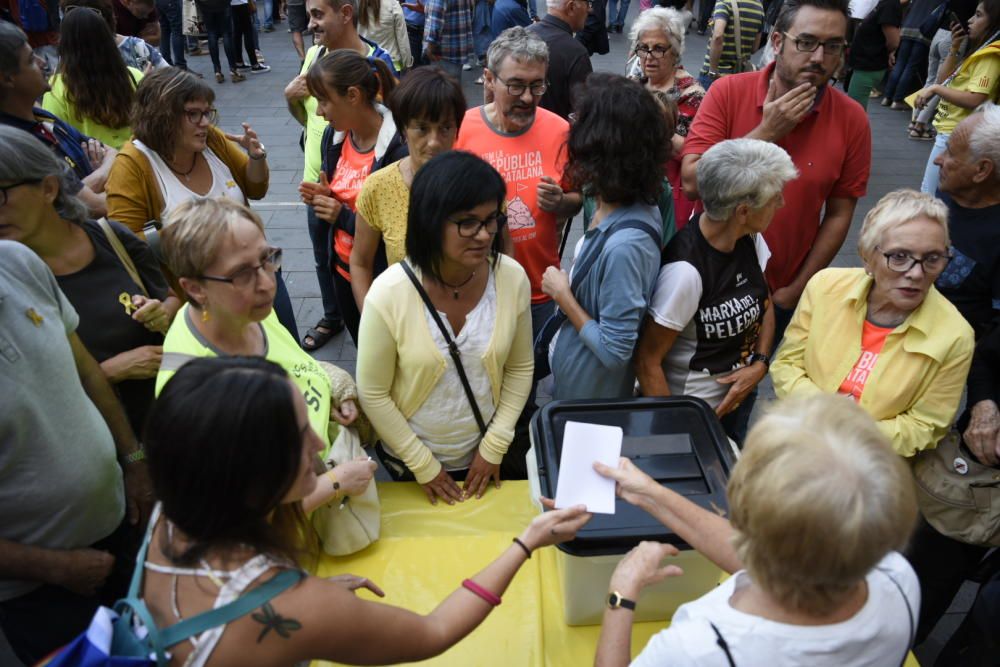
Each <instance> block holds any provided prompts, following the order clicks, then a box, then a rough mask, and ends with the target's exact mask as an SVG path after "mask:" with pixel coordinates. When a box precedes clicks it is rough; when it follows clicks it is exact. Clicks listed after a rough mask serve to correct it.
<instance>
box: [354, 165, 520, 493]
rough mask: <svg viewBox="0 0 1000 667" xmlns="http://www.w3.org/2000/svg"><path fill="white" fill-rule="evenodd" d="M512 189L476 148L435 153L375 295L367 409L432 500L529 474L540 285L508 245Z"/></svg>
mask: <svg viewBox="0 0 1000 667" xmlns="http://www.w3.org/2000/svg"><path fill="white" fill-rule="evenodd" d="M506 192H507V188H506V185H505V184H504V181H503V178H502V177H501V176H500V174H498V173H497V171H496V170H495V169H493V167H491V166H490V165H489V164H487V163H486V162H484V161H483V160H481V159H480V158H478V157H476V156H474V155H471V154H469V153H464V152H458V151H452V152H448V153H443V154H441V155H438V156H437V157H435V158H433V159H431V160H430V161H428V162H427V164H426V165H425V166H424V167H423V168H422V169H421V170H420V171H419V172H417V175H416V176H415V177H414V179H413V186H412V189H411V195H410V208H409V215H408V225H407V233H406V251H407V259H406V260H405V261H403V262H400V263H398V264H394V265H393V266H391V267H389V268H388V269H387V270H386V271H385V272H383V273H382V274H381V275H380V276H379V277H378V278H376V279H375V282H374V283H373V284H372V287H371V289H370V290H369V291H368V294H367V296H366V298H365V308H364V310H363V311H362V315H361V329H360V335H359V341H360V345H359V347H358V366H357V381H358V395H359V398H360V399H361V406H362V408H363V409H364V411H365V413H366V414H367V415H368V417H369V419H370V420H371V423H372V425H373V426H374V427H375V429H376V430H377V431H378V434H379V437H380V438H381V444H380V445H379V447H378V448H377V450H378V452H379V456H380V457H381V459H382V462H383V464H385V466H386V468H387V469H388V470H389V472H390V474H391V475H392V476H393V477H394V478H396V479H397V480H406V479H415V480H416V481H417V482H418V483H420V484H421V485H422V486H423V489H424V492H425V493H426V494H427V498H428V500H430V502H431V503H436V502H437V499H438V498H441V499H443V500H444V501H445V502H447V503H449V504H452V503H454V502H456V501H459V502H460V501H462V500H463V499H465V498H469V497H471V496H473V495H475V496H476V497H477V498H478V497H481V496H482V494H483V492H484V491H485V490H486V488H487V486H488V485H489V483H490V482H491V481H493V482H495V483H496V484H497V485H498V486H499V483H500V481H499V480H500V477H501V476H503V477H504V478H511V477H520V476H523V474H524V472H523V468H524V451H523V450H519V451H514V450H515V449H519V448H511V447H510V445H511V441H512V440H513V437H514V424H515V423H516V422H517V418H518V415H520V414H521V410H522V409H523V408H524V403H525V401H526V399H527V397H528V392H529V390H530V389H531V380H532V373H533V369H534V364H533V356H532V344H531V304H530V291H531V290H530V287H529V284H528V278H527V275H526V274H525V272H524V269H522V268H521V266H520V265H519V264H517V263H516V262H515V261H514V260H513V259H511V258H510V257H508V256H506V255H502V254H500V251H501V250H502V248H501V246H502V234H501V233H500V232H501V230H502V227H503V225H504V223H505V216H504V214H503V212H502V211H503V203H504V198H505V196H506ZM407 270H409V271H410V272H411V274H412V277H411V276H410V275H408V274H407ZM421 291H423V292H424V293H425V295H426V298H427V299H429V301H430V303H431V304H432V305H433V309H434V310H433V311H431V310H430V309H428V308H427V307H426V306H425V301H424V297H422V296H421ZM436 317H437V318H439V319H440V325H439V324H438V322H436V321H435V319H436ZM442 327H443V329H444V331H442ZM449 340H453V345H452V346H449V345H448V341H449ZM449 348H450V349H449ZM452 350H453V351H454V354H453V353H452ZM455 356H458V358H459V359H460V360H461V363H460V364H456V361H455ZM463 374H464V376H465V380H467V381H463V377H462V376H463ZM466 385H467V387H468V388H467V389H466ZM473 401H475V403H473ZM473 406H475V407H473ZM508 450H510V451H508ZM501 463H503V464H504V465H503V468H501ZM518 464H520V465H518ZM461 480H465V485H464V489H460V488H459V486H458V484H457V483H456V482H457V481H461Z"/></svg>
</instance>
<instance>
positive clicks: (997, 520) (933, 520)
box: [912, 430, 1000, 547]
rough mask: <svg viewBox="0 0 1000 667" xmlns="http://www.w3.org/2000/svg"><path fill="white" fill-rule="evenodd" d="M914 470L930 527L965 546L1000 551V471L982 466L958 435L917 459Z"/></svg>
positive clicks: (943, 441) (924, 513) (951, 435)
mask: <svg viewBox="0 0 1000 667" xmlns="http://www.w3.org/2000/svg"><path fill="white" fill-rule="evenodd" d="M912 466H913V477H914V479H915V481H916V488H917V502H918V503H919V505H920V511H921V512H922V513H923V515H924V518H925V519H927V522H928V523H929V524H931V525H932V526H933V527H934V528H935V529H936V530H937V531H938V532H939V533H941V534H942V535H945V536H946V537H950V538H952V539H955V540H959V541H961V542H965V543H966V544H976V545H980V546H994V547H996V546H1000V468H991V467H989V466H984V465H983V464H981V463H980V462H979V461H978V460H977V459H976V458H975V457H974V456H973V455H972V454H971V453H970V452H969V450H968V449H967V448H966V447H965V446H964V445H963V444H962V436H961V435H960V434H959V433H958V432H957V431H955V430H952V431H951V432H950V433H948V435H946V436H945V437H944V438H943V439H942V440H941V442H939V443H938V446H937V447H935V448H934V449H925V450H924V451H922V452H919V453H918V454H917V455H916V456H914V457H913V462H912Z"/></svg>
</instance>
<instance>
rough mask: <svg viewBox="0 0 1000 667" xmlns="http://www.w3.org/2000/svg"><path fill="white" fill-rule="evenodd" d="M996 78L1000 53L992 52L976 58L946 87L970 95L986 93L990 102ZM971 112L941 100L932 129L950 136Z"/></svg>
mask: <svg viewBox="0 0 1000 667" xmlns="http://www.w3.org/2000/svg"><path fill="white" fill-rule="evenodd" d="M998 77H1000V53H996V52H994V53H993V54H990V55H986V56H982V57H980V58H977V59H976V61H975V62H974V63H972V64H971V65H970V66H969V67H968V68H963V69H962V71H960V72H959V73H958V74H956V75H955V78H954V79H952V81H951V83H949V84H948V87H949V88H954V89H955V90H963V91H967V92H970V93H986V96H987V97H986V99H987V100H991V99H993V98H995V97H996V92H997V90H996V88H997V79H998ZM973 111H975V109H965V108H963V107H960V106H958V105H957V104H951V103H950V102H945V101H944V100H941V103H940V104H938V108H937V114H936V115H935V116H934V128H935V129H936V130H937V131H938V132H941V133H943V134H951V133H952V132H954V130H955V126H956V125H958V124H959V123H960V122H962V121H963V120H965V119H966V118H967V117H968V116H969V115H970V114H971V113H972V112H973Z"/></svg>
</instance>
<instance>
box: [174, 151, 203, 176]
mask: <svg viewBox="0 0 1000 667" xmlns="http://www.w3.org/2000/svg"><path fill="white" fill-rule="evenodd" d="M197 164H198V154H197V153H195V154H194V156H193V157H192V158H191V168H190V169H188V170H187V171H177V170H176V169H174V168H173V165H171V164H170V163H169V162H167V168H168V169H169V170H170V171H172V172H174V173H175V174H177V175H178V176H183V177H184V180H185V181H188V182H190V181H191V172H192V171H194V168H195V166H196V165H197Z"/></svg>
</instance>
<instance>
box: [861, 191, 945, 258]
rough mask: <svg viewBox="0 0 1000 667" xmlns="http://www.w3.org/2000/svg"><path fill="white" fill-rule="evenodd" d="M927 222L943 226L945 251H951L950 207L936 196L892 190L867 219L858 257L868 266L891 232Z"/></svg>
mask: <svg viewBox="0 0 1000 667" xmlns="http://www.w3.org/2000/svg"><path fill="white" fill-rule="evenodd" d="M917 218H927V219H928V220H932V221H934V222H936V223H937V224H939V225H940V226H941V231H942V232H943V233H944V250H947V249H948V248H949V247H951V237H950V236H949V234H948V207H947V206H945V205H944V202H943V201H941V200H940V199H937V198H936V197H934V196H933V195H929V194H927V193H924V192H917V191H916V190H909V189H906V188H903V189H900V190H893V191H892V192H890V193H888V194H887V195H885V196H884V197H882V198H881V199H879V200H878V203H877V204H875V206H873V207H872V208H871V210H870V211H868V213H867V214H866V215H865V220H864V222H862V223H861V233H860V234H859V235H858V254H859V255H861V259H863V260H864V261H865V262H868V261H869V260H871V259H872V258H873V257H874V256H875V246H877V245H879V244H880V243H882V239H884V238H885V235H886V234H887V233H889V231H890V230H892V229H895V228H896V227H898V226H900V225H902V224H904V223H907V222H910V221H911V220H915V219H917Z"/></svg>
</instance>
